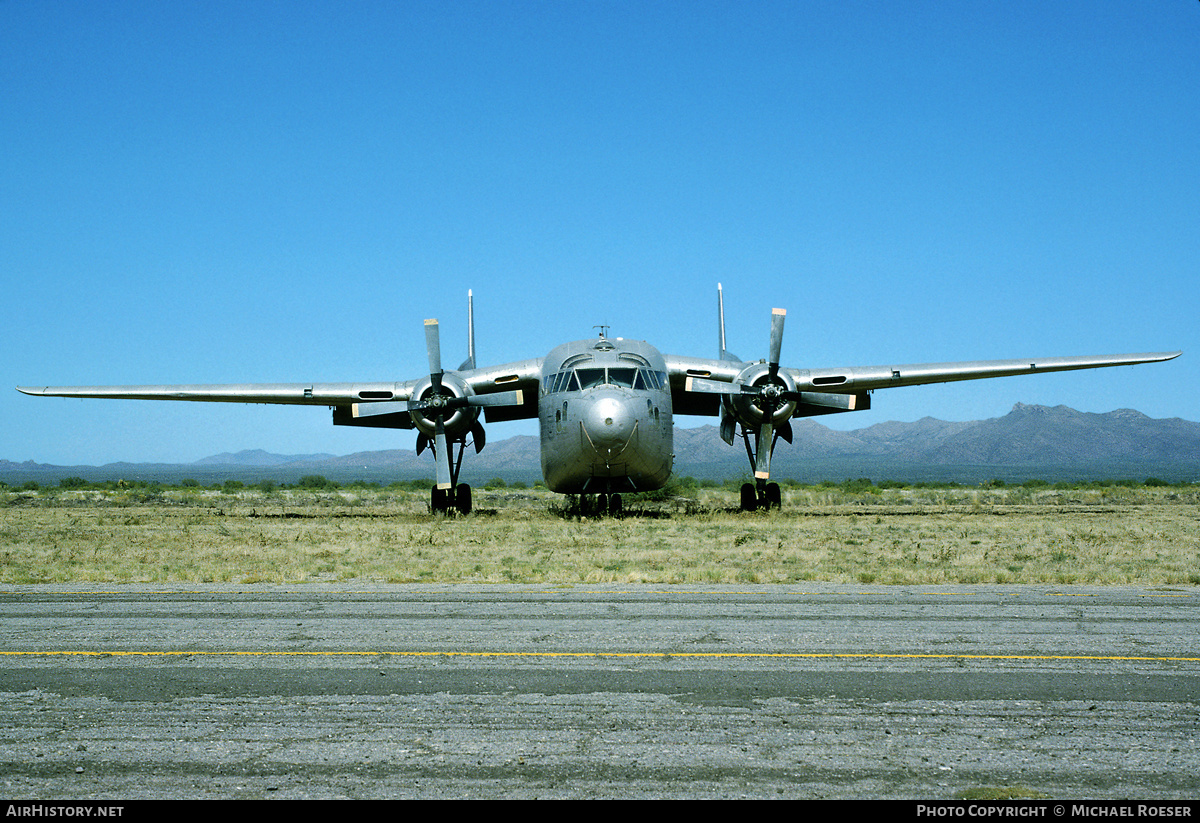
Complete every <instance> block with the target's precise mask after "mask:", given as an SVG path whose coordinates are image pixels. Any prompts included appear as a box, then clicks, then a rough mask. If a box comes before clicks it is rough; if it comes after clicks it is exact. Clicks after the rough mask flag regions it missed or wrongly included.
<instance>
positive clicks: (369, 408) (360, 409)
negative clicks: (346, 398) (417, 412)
mask: <svg viewBox="0 0 1200 823" xmlns="http://www.w3.org/2000/svg"><path fill="white" fill-rule="evenodd" d="M409 410H410V406H409V401H407V400H378V401H376V402H374V403H355V404H354V416H355V417H374V416H375V415H378V414H396V413H398V412H406V411H409Z"/></svg>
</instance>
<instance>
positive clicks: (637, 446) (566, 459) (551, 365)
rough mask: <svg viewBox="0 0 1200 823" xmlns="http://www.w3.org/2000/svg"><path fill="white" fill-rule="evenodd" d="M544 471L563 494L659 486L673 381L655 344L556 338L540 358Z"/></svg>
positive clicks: (667, 452) (667, 453)
mask: <svg viewBox="0 0 1200 823" xmlns="http://www.w3.org/2000/svg"><path fill="white" fill-rule="evenodd" d="M540 382H541V389H540V394H539V398H538V420H539V422H540V424H541V425H540V429H541V447H542V476H543V477H544V478H545V480H546V485H547V487H548V488H549V489H550V490H551V491H555V492H559V493H561V494H603V493H610V492H633V491H647V490H652V489H659V488H662V486H663V485H665V484H666V482H667V478H669V477H670V475H671V465H672V462H673V459H674V455H673V454H672V449H673V439H672V433H673V431H672V426H673V423H672V419H671V387H670V384H669V381H668V376H667V367H666V363H665V361H664V359H663V356H662V355H661V354H659V352H658V350H657V349H655V348H654V347H653V346H650V345H649V344H647V343H644V342H642V341H638V340H622V339H620V338H616V339H610V338H600V339H599V340H583V341H578V342H574V343H566V344H564V345H562V346H558V347H557V348H555V349H554V350H553V351H551V352H550V353H549V354H548V355H546V357H545V359H544V360H543V362H542V374H541V381H540Z"/></svg>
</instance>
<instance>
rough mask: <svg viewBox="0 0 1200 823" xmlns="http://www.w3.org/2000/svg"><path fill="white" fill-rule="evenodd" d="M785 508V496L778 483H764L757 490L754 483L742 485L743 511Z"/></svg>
mask: <svg viewBox="0 0 1200 823" xmlns="http://www.w3.org/2000/svg"><path fill="white" fill-rule="evenodd" d="M782 507H783V496H782V494H781V493H780V491H779V484H778V483H764V484H763V485H762V487H761V488H757V487H756V486H755V484H753V483H743V484H742V511H744V512H752V511H757V510H758V509H763V510H770V509H779V508H782Z"/></svg>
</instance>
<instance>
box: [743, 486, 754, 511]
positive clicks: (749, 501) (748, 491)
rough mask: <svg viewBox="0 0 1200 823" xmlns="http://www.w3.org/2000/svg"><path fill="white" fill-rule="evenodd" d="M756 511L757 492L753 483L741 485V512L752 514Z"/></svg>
mask: <svg viewBox="0 0 1200 823" xmlns="http://www.w3.org/2000/svg"><path fill="white" fill-rule="evenodd" d="M757 509H758V492H757V491H756V490H755V488H754V484H753V483H743V484H742V511H744V512H752V511H756V510H757Z"/></svg>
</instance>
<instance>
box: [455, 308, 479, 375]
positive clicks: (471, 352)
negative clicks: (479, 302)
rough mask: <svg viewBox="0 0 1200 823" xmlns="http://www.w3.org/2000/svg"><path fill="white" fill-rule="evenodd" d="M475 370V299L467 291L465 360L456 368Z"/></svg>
mask: <svg viewBox="0 0 1200 823" xmlns="http://www.w3.org/2000/svg"><path fill="white" fill-rule="evenodd" d="M473 368H475V297H474V295H473V294H472V293H471V290H470V289H467V359H466V360H464V361H463V363H462V365H461V366H459V367H458V370H459V371H466V370H467V369H473Z"/></svg>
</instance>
